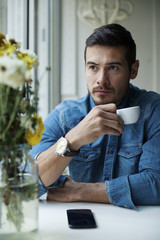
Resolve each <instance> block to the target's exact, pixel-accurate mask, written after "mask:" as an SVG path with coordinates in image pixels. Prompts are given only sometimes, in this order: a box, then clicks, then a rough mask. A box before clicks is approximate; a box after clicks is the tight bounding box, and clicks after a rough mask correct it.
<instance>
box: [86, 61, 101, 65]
mask: <svg viewBox="0 0 160 240" xmlns="http://www.w3.org/2000/svg"><path fill="white" fill-rule="evenodd" d="M90 64H94V65H99V64H98V63H95V62H92V61H88V62H87V65H90Z"/></svg>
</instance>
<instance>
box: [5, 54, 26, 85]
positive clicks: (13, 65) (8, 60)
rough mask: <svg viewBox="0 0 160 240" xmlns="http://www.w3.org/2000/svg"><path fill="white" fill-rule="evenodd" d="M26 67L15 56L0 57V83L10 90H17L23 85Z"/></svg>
mask: <svg viewBox="0 0 160 240" xmlns="http://www.w3.org/2000/svg"><path fill="white" fill-rule="evenodd" d="M26 71H27V67H26V65H25V64H24V62H23V61H22V60H20V59H17V58H16V57H15V55H13V54H12V55H10V56H7V55H4V56H2V57H0V83H1V84H4V85H8V86H10V87H12V88H15V89H16V88H19V87H20V86H22V85H23V84H24V81H25V74H26Z"/></svg>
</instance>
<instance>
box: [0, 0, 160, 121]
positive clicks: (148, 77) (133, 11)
mask: <svg viewBox="0 0 160 240" xmlns="http://www.w3.org/2000/svg"><path fill="white" fill-rule="evenodd" d="M112 22H116V23H120V24H121V25H123V26H124V27H126V28H127V29H128V30H129V31H131V33H132V36H133V38H134V39H135V42H136V44H137V59H139V60H140V69H139V74H138V77H137V78H136V80H134V81H133V82H132V83H133V84H135V85H136V86H138V87H140V88H145V89H147V90H153V91H156V92H159V93H160V81H159V76H160V66H159V62H160V47H159V45H160V25H159V22H160V1H159V0H0V32H1V33H3V34H7V35H8V36H9V37H12V38H15V39H16V40H17V41H20V42H21V45H22V47H23V48H24V49H31V50H33V51H34V52H35V53H36V54H37V55H38V57H39V62H40V64H39V67H38V70H37V71H36V72H34V73H33V76H34V77H33V84H34V86H35V85H36V83H37V80H39V82H40V87H39V98H40V101H39V114H40V115H41V116H42V117H43V119H45V118H46V117H47V115H48V113H49V112H50V111H51V110H52V109H53V108H54V107H55V106H56V105H57V104H58V103H59V102H61V101H62V100H65V99H69V98H77V97H82V96H84V95H85V94H86V93H87V88H86V79H85V66H84V47H85V41H86V38H87V37H88V36H89V35H90V34H91V33H92V32H93V30H94V29H95V28H96V27H98V26H100V25H103V24H106V23H112Z"/></svg>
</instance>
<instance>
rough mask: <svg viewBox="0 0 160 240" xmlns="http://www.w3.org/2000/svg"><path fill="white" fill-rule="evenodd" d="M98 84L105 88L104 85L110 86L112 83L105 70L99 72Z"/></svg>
mask: <svg viewBox="0 0 160 240" xmlns="http://www.w3.org/2000/svg"><path fill="white" fill-rule="evenodd" d="M97 84H99V85H101V86H103V85H107V86H108V85H109V84H110V81H109V78H108V74H107V70H106V69H103V70H101V71H100V72H99V75H98V78H97Z"/></svg>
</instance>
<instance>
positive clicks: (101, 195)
mask: <svg viewBox="0 0 160 240" xmlns="http://www.w3.org/2000/svg"><path fill="white" fill-rule="evenodd" d="M85 66H86V78H87V85H88V94H87V95H86V96H85V97H84V98H81V99H78V100H69V101H65V102H63V103H61V104H59V105H58V106H57V107H56V108H55V109H54V110H53V111H52V112H51V113H50V114H49V116H48V118H47V119H46V121H45V131H44V133H43V137H42V141H41V142H40V143H39V144H38V145H37V146H35V147H33V149H32V151H31V155H32V156H33V157H37V163H38V167H39V177H40V194H42V193H44V192H45V191H47V192H48V193H47V196H48V199H49V200H55V201H62V202H74V201H88V202H99V203H111V204H115V205H118V206H123V207H127V208H132V209H136V207H135V205H141V204H142V205H150V204H160V157H159V156H160V147H159V145H160V107H159V106H160V96H159V95H158V94H157V93H154V92H147V91H145V90H140V89H138V88H136V87H134V86H133V85H131V84H130V79H135V78H136V76H137V73H138V68H139V61H138V60H136V45H135V42H134V40H133V39H132V36H131V34H130V32H128V31H127V30H126V29H125V28H123V27H122V26H121V25H118V24H110V25H106V26H102V27H100V28H98V29H96V30H95V31H94V33H93V34H92V35H91V36H90V37H89V38H88V39H87V41H86V48H85ZM137 105H138V106H140V109H141V112H140V117H139V119H138V121H137V122H136V123H135V124H131V125H125V126H124V123H123V121H122V119H121V118H120V117H119V116H118V115H117V114H116V109H120V108H124V107H131V106H137ZM66 166H69V173H70V176H65V175H62V173H63V171H64V169H65V168H66Z"/></svg>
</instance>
